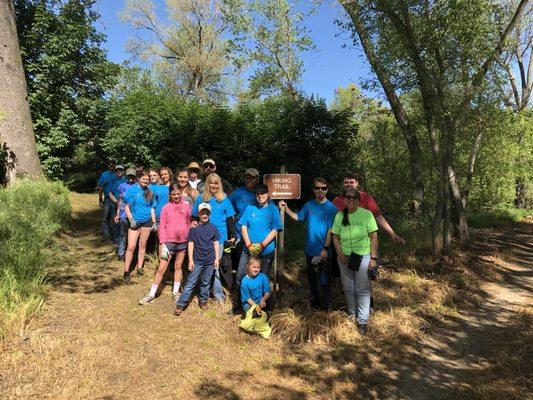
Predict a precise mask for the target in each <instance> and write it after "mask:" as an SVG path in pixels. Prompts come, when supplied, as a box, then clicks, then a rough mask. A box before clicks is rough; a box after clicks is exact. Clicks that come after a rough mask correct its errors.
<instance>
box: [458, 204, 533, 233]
mask: <svg viewBox="0 0 533 400" xmlns="http://www.w3.org/2000/svg"><path fill="white" fill-rule="evenodd" d="M532 212H533V211H532V210H523V209H519V208H511V207H509V208H504V207H501V208H494V209H491V210H486V211H478V212H473V213H469V214H468V215H467V219H468V224H469V226H470V227H472V228H492V227H496V226H505V225H509V224H512V223H514V222H520V221H523V220H524V219H525V218H526V217H528V216H530V215H531V214H532Z"/></svg>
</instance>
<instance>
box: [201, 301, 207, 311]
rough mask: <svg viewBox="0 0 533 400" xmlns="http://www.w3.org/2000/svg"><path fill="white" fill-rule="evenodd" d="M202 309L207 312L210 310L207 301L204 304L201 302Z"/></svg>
mask: <svg viewBox="0 0 533 400" xmlns="http://www.w3.org/2000/svg"><path fill="white" fill-rule="evenodd" d="M200 308H201V309H202V310H207V309H209V306H208V305H207V301H202V302H200Z"/></svg>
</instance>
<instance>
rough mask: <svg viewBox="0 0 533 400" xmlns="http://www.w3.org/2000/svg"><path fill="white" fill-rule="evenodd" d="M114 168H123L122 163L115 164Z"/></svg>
mask: <svg viewBox="0 0 533 400" xmlns="http://www.w3.org/2000/svg"><path fill="white" fill-rule="evenodd" d="M115 169H124V165H122V164H119V165H115Z"/></svg>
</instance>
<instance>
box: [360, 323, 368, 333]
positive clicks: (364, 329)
mask: <svg viewBox="0 0 533 400" xmlns="http://www.w3.org/2000/svg"><path fill="white" fill-rule="evenodd" d="M358 329H359V333H360V334H361V335H363V336H365V335H366V334H367V332H368V326H367V324H359V327H358Z"/></svg>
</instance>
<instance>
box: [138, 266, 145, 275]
mask: <svg viewBox="0 0 533 400" xmlns="http://www.w3.org/2000/svg"><path fill="white" fill-rule="evenodd" d="M137 275H139V276H143V275H144V268H137Z"/></svg>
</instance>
